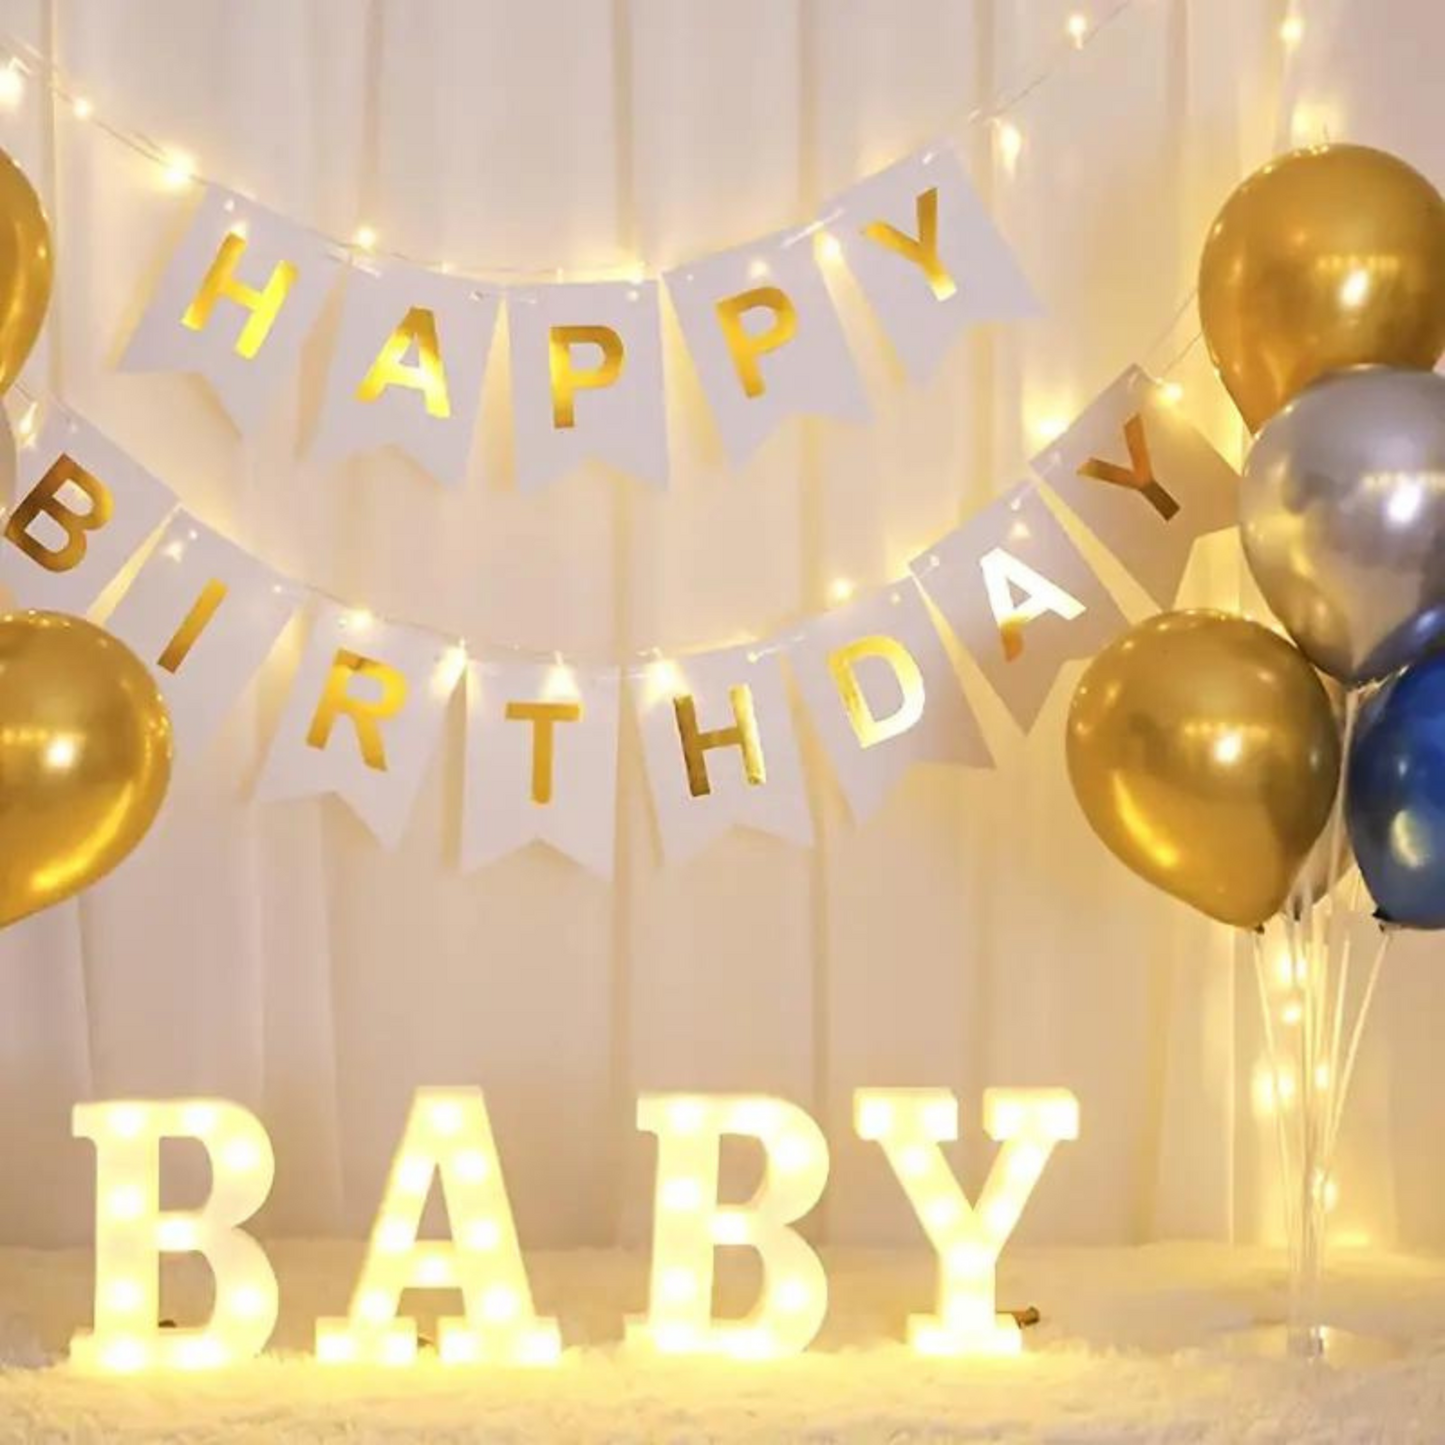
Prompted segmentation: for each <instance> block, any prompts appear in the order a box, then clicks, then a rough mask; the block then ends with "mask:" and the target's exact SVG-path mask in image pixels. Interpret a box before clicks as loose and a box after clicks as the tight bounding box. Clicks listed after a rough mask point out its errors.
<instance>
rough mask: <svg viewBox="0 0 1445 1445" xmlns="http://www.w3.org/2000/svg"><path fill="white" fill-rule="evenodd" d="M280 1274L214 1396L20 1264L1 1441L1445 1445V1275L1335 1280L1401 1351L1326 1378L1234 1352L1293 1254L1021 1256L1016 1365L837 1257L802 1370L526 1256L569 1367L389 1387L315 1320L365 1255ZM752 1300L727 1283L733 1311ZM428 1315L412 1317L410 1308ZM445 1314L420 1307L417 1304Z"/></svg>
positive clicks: (1368, 1269) (585, 1257) (69, 1255)
mask: <svg viewBox="0 0 1445 1445" xmlns="http://www.w3.org/2000/svg"><path fill="white" fill-rule="evenodd" d="M271 1254H272V1258H273V1260H274V1261H275V1262H276V1265H277V1267H278V1271H279V1273H280V1275H281V1290H282V1317H281V1323H280V1326H279V1327H278V1330H277V1334H276V1339H275V1343H274V1346H273V1349H274V1353H272V1354H269V1355H268V1356H267V1357H265V1358H264V1359H262V1360H260V1361H258V1362H257V1363H255V1364H253V1365H250V1366H247V1367H245V1368H240V1369H234V1370H229V1371H224V1372H221V1373H219V1374H216V1375H211V1376H205V1377H200V1376H195V1375H186V1376H179V1375H169V1376H167V1375H156V1376H149V1377H140V1378H126V1379H93V1378H86V1377H83V1376H80V1375H78V1374H76V1373H75V1372H73V1371H72V1370H71V1369H70V1368H69V1367H68V1366H67V1365H66V1364H65V1363H64V1362H63V1352H64V1346H65V1341H66V1340H67V1338H68V1336H69V1335H70V1333H71V1331H72V1330H74V1329H75V1328H76V1327H77V1326H79V1325H83V1324H85V1323H86V1322H87V1321H88V1318H89V1294H90V1289H91V1281H90V1260H89V1257H88V1256H87V1255H86V1254H84V1253H82V1252H79V1251H76V1252H64V1253H41V1252H36V1251H22V1250H0V1302H3V1304H0V1308H3V1318H0V1356H3V1359H4V1361H5V1365H6V1367H5V1368H4V1369H3V1371H0V1441H3V1442H11V1441H15V1442H20V1441H45V1442H52V1445H60V1442H63V1441H64V1442H69V1441H74V1442H86V1445H93V1442H99V1441H109V1440H121V1441H131V1442H148V1445H156V1442H174V1441H195V1442H207V1445H212V1442H217V1445H218V1442H231V1441H247V1442H256V1445H262V1442H264V1445H286V1442H292V1441H307V1442H320V1441H347V1442H350V1445H381V1442H392V1441H425V1442H428V1445H445V1442H458V1445H460V1442H463V1441H465V1442H475V1445H483V1442H484V1445H551V1442H558V1445H564V1442H565V1445H734V1442H738V1445H741V1442H748V1445H794V1442H796V1445H963V1442H971V1441H994V1442H1015V1441H1017V1442H1041V1445H1042V1442H1049V1445H1104V1442H1107V1445H1145V1442H1178V1445H1185V1442H1188V1445H1216V1442H1217V1445H1266V1442H1275V1441H1289V1442H1311V1445H1325V1442H1352V1445H1367V1442H1368V1445H1384V1442H1396V1441H1402V1442H1403V1441H1418V1442H1432V1445H1433V1442H1441V1441H1445V1260H1442V1261H1436V1260H1417V1259H1404V1258H1400V1257H1390V1256H1378V1255H1371V1256H1365V1255H1353V1256H1345V1257H1344V1259H1343V1260H1342V1261H1337V1262H1336V1264H1337V1268H1336V1271H1335V1274H1334V1276H1333V1278H1332V1280H1331V1285H1330V1289H1329V1294H1328V1314H1329V1316H1330V1317H1331V1319H1333V1320H1334V1321H1335V1322H1336V1323H1337V1324H1338V1325H1340V1326H1345V1327H1349V1328H1352V1329H1354V1330H1357V1331H1363V1332H1368V1333H1370V1334H1372V1335H1374V1336H1377V1337H1379V1336H1389V1337H1391V1338H1392V1339H1393V1340H1394V1341H1395V1354H1396V1357H1395V1358H1393V1359H1389V1360H1387V1361H1385V1362H1384V1363H1375V1364H1372V1365H1368V1366H1360V1365H1355V1364H1350V1363H1345V1364H1341V1365H1331V1366H1324V1367H1321V1366H1309V1365H1304V1364H1300V1363H1298V1362H1292V1361H1285V1360H1283V1359H1278V1360H1276V1359H1270V1358H1267V1357H1257V1356H1250V1355H1246V1354H1240V1353H1237V1345H1238V1341H1239V1340H1240V1338H1241V1334H1242V1332H1243V1331H1245V1330H1246V1329H1247V1328H1248V1327H1249V1326H1251V1325H1253V1324H1258V1323H1261V1322H1268V1321H1275V1320H1278V1319H1280V1318H1281V1316H1282V1312H1283V1304H1284V1288H1283V1276H1282V1272H1281V1266H1280V1261H1279V1259H1278V1257H1277V1256H1274V1255H1269V1254H1265V1253H1261V1252H1251V1251H1242V1250H1231V1249H1225V1248H1217V1247H1212V1246H1195V1245H1190V1246H1184V1245H1176V1246H1157V1247H1151V1248H1147V1249H1138V1250H1061V1251H1036V1252H1032V1253H1030V1252H1027V1251H1020V1252H1018V1253H1017V1254H1013V1253H1012V1252H1010V1253H1008V1254H1006V1255H1005V1260H1004V1266H1003V1270H1002V1281H1001V1302H1002V1303H1006V1304H1010V1305H1024V1304H1034V1305H1037V1306H1038V1307H1039V1309H1040V1310H1041V1311H1042V1313H1043V1322H1042V1323H1041V1324H1040V1325H1039V1326H1037V1327H1036V1328H1033V1329H1031V1330H1029V1331H1027V1333H1026V1337H1025V1338H1026V1342H1027V1354H1026V1356H1025V1357H1024V1358H1023V1359H1021V1360H1010V1361H1000V1362H993V1363H988V1362H960V1361H938V1360H927V1359H921V1358H918V1357H916V1356H913V1355H911V1354H910V1353H909V1352H908V1351H907V1350H906V1349H905V1348H904V1347H903V1346H902V1345H901V1344H898V1343H895V1341H898V1340H901V1339H902V1337H903V1320H904V1317H905V1315H906V1314H907V1313H909V1312H910V1311H912V1310H918V1309H926V1308H928V1306H929V1301H930V1296H931V1274H930V1269H931V1266H930V1261H929V1260H928V1259H927V1258H926V1257H925V1256H924V1255H922V1254H910V1255H906V1256H900V1255H882V1254H869V1255H864V1254H858V1253H841V1254H834V1255H832V1256H830V1258H829V1274H830V1282H831V1308H830V1314H829V1320H828V1323H827V1326H826V1327H825V1331H824V1334H823V1336H822V1337H821V1339H820V1340H819V1342H818V1344H817V1345H816V1346H815V1348H814V1350H813V1351H812V1352H810V1353H809V1354H808V1355H807V1356H805V1357H804V1358H802V1359H798V1360H792V1361H788V1362H784V1363H774V1364H759V1365H750V1366H745V1365H742V1364H736V1363H729V1364H723V1363H719V1362H708V1363H696V1364H688V1363H683V1362H678V1361H663V1362H651V1363H646V1364H643V1363H638V1362H636V1361H632V1360H628V1359H626V1358H625V1357H624V1356H623V1355H622V1354H621V1353H620V1351H619V1349H618V1347H617V1339H618V1337H619V1335H620V1332H621V1319H622V1316H623V1315H624V1314H625V1313H635V1312H637V1311H639V1310H640V1309H641V1307H642V1303H643V1299H644V1294H645V1272H646V1261H645V1260H644V1259H642V1258H639V1257H636V1256H631V1255H622V1254H611V1253H585V1252H578V1253H568V1254H546V1253H541V1254H537V1253H532V1254H530V1255H529V1256H528V1267H529V1270H530V1274H531V1278H532V1281H533V1289H534V1293H535V1294H536V1296H537V1303H538V1307H539V1308H540V1309H543V1310H546V1311H548V1312H552V1313H555V1314H557V1315H559V1316H560V1318H561V1320H562V1328H563V1333H564V1337H565V1340H566V1343H567V1346H568V1349H567V1353H566V1355H565V1357H564V1359H563V1361H562V1363H561V1365H560V1366H558V1367H557V1368H556V1369H554V1370H550V1371H513V1370H487V1369H482V1368H478V1369H455V1368H447V1367H443V1366H441V1365H439V1364H438V1363H437V1362H436V1361H435V1360H433V1359H430V1358H424V1359H423V1361H422V1362H421V1363H419V1364H418V1365H417V1366H416V1367H415V1368H413V1369H410V1370H401V1371H394V1372H360V1371H350V1370H343V1371H336V1370H330V1369H322V1368H320V1367H318V1366H317V1365H316V1364H315V1363H314V1362H313V1361H312V1360H311V1359H310V1358H308V1357H307V1355H306V1354H305V1353H303V1352H304V1351H306V1350H307V1349H308V1348H309V1341H310V1333H311V1325H312V1321H313V1320H314V1318H315V1317H316V1316H317V1315H318V1314H331V1313H337V1312H339V1311H341V1310H342V1309H343V1308H344V1305H345V1301H346V1298H347V1295H348V1293H349V1291H350V1287H351V1283H352V1281H353V1279H354V1277H355V1269H356V1265H357V1261H358V1249H357V1247H356V1246H354V1245H342V1244H314V1243H287V1244H276V1245H274V1246H272V1247H271ZM747 1287H748V1281H747V1279H746V1278H743V1277H739V1278H737V1279H724V1281H723V1287H722V1291H721V1294H722V1304H723V1308H724V1310H727V1309H729V1308H731V1307H732V1306H733V1305H734V1304H741V1303H742V1301H743V1297H744V1296H743V1292H744V1291H745V1290H746V1289H747ZM208 1293H209V1285H208V1281H207V1280H206V1278H205V1276H204V1271H197V1270H187V1271H185V1272H183V1273H181V1272H178V1274H177V1276H176V1277H171V1276H168V1277H167V1286H166V1298H165V1307H166V1309H167V1310H168V1311H169V1312H171V1313H174V1314H176V1315H177V1316H179V1317H181V1318H183V1319H185V1318H189V1317H192V1316H193V1315H194V1314H196V1313H197V1312H199V1311H202V1310H204V1308H205V1300H206V1298H207V1296H208ZM412 1298H413V1297H408V1302H409V1303H410V1301H411V1299H412ZM437 1302H441V1303H443V1305H444V1306H445V1305H446V1301H445V1300H444V1299H443V1298H442V1297H431V1298H428V1297H427V1296H417V1297H415V1308H417V1310H418V1313H419V1314H421V1316H422V1318H423V1320H424V1325H423V1328H426V1323H425V1321H427V1320H428V1319H429V1314H430V1312H429V1311H428V1310H426V1309H424V1308H423V1307H426V1306H431V1307H432V1310H433V1311H434V1306H435V1303H437Z"/></svg>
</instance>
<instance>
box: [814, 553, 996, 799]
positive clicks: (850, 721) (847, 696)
mask: <svg viewBox="0 0 1445 1445" xmlns="http://www.w3.org/2000/svg"><path fill="white" fill-rule="evenodd" d="M788 662H789V664H790V665H791V667H792V669H793V673H794V676H796V678H797V679H798V689H799V691H800V692H801V693H802V694H803V701H804V702H805V703H807V705H808V711H809V713H810V714H811V716H812V718H813V721H814V723H815V724H816V726H817V729H818V733H819V735H820V737H821V738H822V741H823V746H824V748H825V749H826V750H827V753H828V756H829V758H830V759H831V760H832V763H833V771H834V772H835V773H836V774H837V777H838V782H839V785H840V786H841V787H842V789H843V794H844V796H845V797H846V798H847V800H848V807H849V809H850V810H851V812H852V813H853V816H854V817H855V818H859V819H862V818H866V817H868V816H869V815H870V814H871V813H873V812H874V811H875V810H876V809H877V808H878V806H879V804H881V803H882V802H883V799H884V798H885V797H886V796H887V794H888V791H889V789H890V788H892V786H893V784H894V783H895V782H897V781H898V779H899V778H900V777H902V775H903V774H904V773H905V772H906V771H907V770H908V768H909V766H910V765H911V764H913V763H962V764H964V765H965V766H970V767H985V768H986V767H989V766H991V765H992V762H993V759H992V758H991V757H990V755H989V751H988V745H987V743H985V742H984V739H983V734H982V732H981V731H980V730H979V726H978V721H977V719H976V718H975V717H974V715H973V710H972V709H971V708H970V707H969V705H968V701H967V699H966V698H965V697H964V695H963V690H962V688H961V687H960V686H959V682H958V677H957V675H956V674H955V673H954V670H953V664H952V663H951V662H950V661H949V658H948V651H947V649H946V648H945V647H944V645H943V641H942V639H941V638H940V637H939V635H938V632H937V630H936V629H935V627H934V625H933V622H932V620H931V619H930V617H929V615H928V607H927V604H926V603H925V602H924V600H923V597H922V594H921V593H920V592H919V590H918V585H917V583H915V582H914V580H913V579H912V578H911V577H909V578H905V579H904V580H903V581H902V582H898V583H895V584H894V585H892V586H890V587H884V588H882V589H881V590H879V591H877V592H873V593H870V594H869V595H867V596H865V597H860V598H857V599H855V600H854V601H852V602H850V603H848V605H847V606H845V607H840V608H838V609H837V610H836V611H833V612H826V613H824V614H823V615H822V616H820V617H818V618H816V619H815V620H813V621H812V622H810V623H808V625H807V626H806V627H805V628H804V629H803V632H802V635H801V636H800V637H799V638H798V639H797V640H796V641H794V642H791V643H790V644H789V647H788Z"/></svg>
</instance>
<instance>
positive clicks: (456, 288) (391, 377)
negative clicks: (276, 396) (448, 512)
mask: <svg viewBox="0 0 1445 1445" xmlns="http://www.w3.org/2000/svg"><path fill="white" fill-rule="evenodd" d="M498 307H499V298H498V294H497V293H496V292H495V291H488V290H485V289H483V288H482V286H481V285H480V283H478V282H476V281H469V280H467V279H466V278H465V277H461V276H448V275H444V274H442V273H439V272H435V271H426V270H423V269H422V268H421V267H419V266H407V265H403V264H401V263H399V262H388V261H375V260H372V259H370V258H362V259H358V260H357V261H355V262H354V263H353V265H352V268H351V274H350V276H349V277H348V278H347V282H346V293H345V296H344V297H343V300H342V312H341V324H340V326H339V327H338V329H337V333H336V346H335V348H334V350H333V352H332V355H331V362H330V366H329V368H328V370H327V376H326V397H325V400H324V402H323V403H322V407H321V417H320V420H319V421H318V423H317V428H316V437H315V440H314V442H313V443H312V447H311V452H312V455H313V456H314V457H315V458H316V460H318V461H323V462H325V461H334V460H336V459H337V458H339V457H344V456H349V455H351V454H352V453H353V452H359V451H367V450H370V449H372V448H375V447H382V446H396V447H400V448H401V449H402V450H403V451H405V452H407V453H409V454H410V455H411V456H412V457H413V458H415V460H416V461H417V462H418V463H419V464H420V465H421V466H422V467H423V468H425V470H426V471H428V472H430V473H431V475H432V476H434V477H436V478H437V480H438V481H441V482H445V483H447V484H449V485H452V484H455V483H458V482H460V481H462V480H463V479H464V478H465V477H466V471H467V458H468V456H469V455H470V453H471V449H472V434H473V432H474V431H475V430H476V424H477V412H478V410H479V408H480V406H481V401H482V379H483V377H484V376H485V374H486V369H487V354H488V352H489V351H490V350H491V346H492V332H493V331H494V330H495V328H496V323H497V311H498Z"/></svg>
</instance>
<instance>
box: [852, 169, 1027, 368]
mask: <svg viewBox="0 0 1445 1445" xmlns="http://www.w3.org/2000/svg"><path fill="white" fill-rule="evenodd" d="M823 215H824V218H825V220H826V221H827V224H828V229H829V234H830V235H832V236H834V237H836V238H837V240H838V243H839V246H840V248H841V250H842V254H843V257H844V259H845V260H846V261H847V263H848V269H849V270H850V271H852V273H853V274H854V276H856V277H857V279H858V284H859V285H860V286H861V287H862V288H863V294H864V295H865V296H867V298H868V301H869V304H870V305H871V306H872V307H873V309H874V310H875V311H876V312H877V313H878V319H879V320H880V321H881V322H882V324H883V329H884V330H885V331H886V332H887V333H888V337H889V340H890V341H892V343H893V346H894V348H895V349H896V350H897V352H898V354H899V356H900V357H902V359H903V363H904V365H905V366H906V367H907V368H908V371H909V373H910V374H911V375H912V376H913V377H914V378H915V379H916V380H918V381H925V380H927V378H928V377H929V376H931V375H932V374H933V371H934V370H935V368H936V367H937V366H938V363H939V362H940V361H941V360H942V359H943V356H944V353H945V352H946V351H947V350H948V348H949V346H950V344H951V343H952V342H953V340H954V339H955V338H956V337H957V336H958V335H959V334H960V333H961V332H963V331H964V330H965V329H966V328H967V327H969V326H972V325H974V324H976V323H978V322H981V321H1007V320H1012V319H1015V318H1018V317H1023V316H1035V315H1037V314H1038V312H1039V310H1040V307H1039V303H1038V300H1037V299H1036V298H1035V296H1034V294H1033V292H1032V291H1031V290H1030V288H1029V283H1028V281H1027V280H1026V279H1025V277H1024V274H1023V272H1022V271H1021V270H1020V269H1019V265H1018V262H1017V261H1016V260H1015V259H1014V255H1013V252H1012V251H1011V250H1010V249H1009V246H1008V243H1007V242H1006V241H1005V240H1004V239H1003V237H1002V236H1001V235H1000V234H999V233H998V231H997V229H996V228H995V226H994V224H993V221H992V219H991V218H990V216H989V214H988V212H987V210H985V208H984V205H983V202H982V201H981V200H980V199H979V197H978V194H977V192H976V191H975V190H974V189H973V185H972V183H971V182H970V180H969V178H968V173H967V172H966V171H965V170H964V168H963V163H962V161H961V160H960V159H959V156H958V154H957V152H956V151H954V150H953V148H952V147H951V146H948V145H942V144H940V145H936V146H931V147H929V148H927V149H925V150H921V151H919V152H918V153H917V154H915V155H911V156H909V157H907V158H906V159H905V160H901V161H899V162H898V163H897V164H896V165H892V166H889V167H888V169H887V170H885V171H879V172H878V174H877V175H873V176H869V177H868V178H867V180H864V181H860V182H859V183H858V184H857V185H856V186H854V187H852V188H851V189H850V190H847V191H844V192H843V193H842V194H841V195H839V196H837V197H835V198H834V199H833V201H832V202H831V203H830V204H829V205H828V206H825V207H824V209H823Z"/></svg>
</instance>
